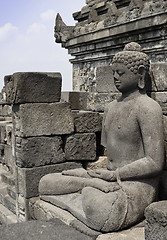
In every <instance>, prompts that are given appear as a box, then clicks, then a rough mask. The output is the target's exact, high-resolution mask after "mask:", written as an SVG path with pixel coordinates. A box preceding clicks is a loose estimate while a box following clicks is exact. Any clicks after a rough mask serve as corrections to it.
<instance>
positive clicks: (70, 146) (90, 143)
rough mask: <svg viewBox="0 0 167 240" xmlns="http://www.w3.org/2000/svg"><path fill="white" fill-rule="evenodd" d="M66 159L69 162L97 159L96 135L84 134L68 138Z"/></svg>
mask: <svg viewBox="0 0 167 240" xmlns="http://www.w3.org/2000/svg"><path fill="white" fill-rule="evenodd" d="M65 158H66V159H67V160H68V161H73V160H75V161H77V160H79V161H81V160H90V161H91V160H92V161H94V160H95V159H96V135H95V134H94V133H83V134H74V135H71V136H69V137H67V139H66V144H65Z"/></svg>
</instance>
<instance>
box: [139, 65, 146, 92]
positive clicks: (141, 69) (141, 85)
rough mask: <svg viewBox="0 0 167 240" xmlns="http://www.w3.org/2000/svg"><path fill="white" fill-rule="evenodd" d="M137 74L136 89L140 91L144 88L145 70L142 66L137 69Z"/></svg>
mask: <svg viewBox="0 0 167 240" xmlns="http://www.w3.org/2000/svg"><path fill="white" fill-rule="evenodd" d="M138 73H139V75H140V78H139V81H138V87H139V88H140V89H144V88H145V75H146V69H145V67H144V66H143V65H141V66H140V67H139V69H138Z"/></svg>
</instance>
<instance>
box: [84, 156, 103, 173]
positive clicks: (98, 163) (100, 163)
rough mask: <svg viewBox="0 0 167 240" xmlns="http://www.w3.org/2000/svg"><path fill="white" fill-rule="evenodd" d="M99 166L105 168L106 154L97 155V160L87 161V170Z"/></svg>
mask: <svg viewBox="0 0 167 240" xmlns="http://www.w3.org/2000/svg"><path fill="white" fill-rule="evenodd" d="M99 168H107V156H103V157H99V158H98V160H97V161H95V162H88V163H87V169H88V170H95V169H99Z"/></svg>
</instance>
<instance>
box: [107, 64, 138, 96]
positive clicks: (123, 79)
mask: <svg viewBox="0 0 167 240" xmlns="http://www.w3.org/2000/svg"><path fill="white" fill-rule="evenodd" d="M112 70H113V76H114V84H115V86H116V88H117V89H118V90H119V91H120V92H130V91H133V90H135V89H136V90H137V89H138V82H139V79H140V76H141V75H139V74H138V73H137V74H134V73H133V72H132V71H130V70H129V69H128V67H127V66H126V65H124V64H122V63H113V65H112Z"/></svg>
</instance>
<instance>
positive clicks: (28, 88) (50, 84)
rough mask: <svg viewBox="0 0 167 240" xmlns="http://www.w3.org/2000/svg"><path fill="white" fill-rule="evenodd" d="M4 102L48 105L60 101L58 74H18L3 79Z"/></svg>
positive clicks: (59, 76) (59, 78)
mask: <svg viewBox="0 0 167 240" xmlns="http://www.w3.org/2000/svg"><path fill="white" fill-rule="evenodd" d="M4 82H5V91H6V102H7V103H9V104H11V103H15V104H17V103H50V102H58V101H60V96H61V82H62V77H61V74H60V73H37V72H18V73H14V74H13V75H12V76H6V77H5V79H4Z"/></svg>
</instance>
